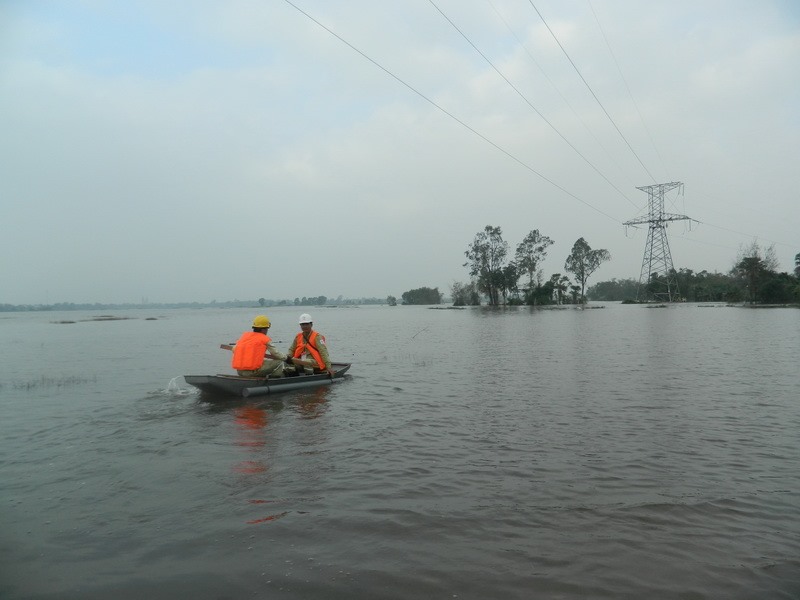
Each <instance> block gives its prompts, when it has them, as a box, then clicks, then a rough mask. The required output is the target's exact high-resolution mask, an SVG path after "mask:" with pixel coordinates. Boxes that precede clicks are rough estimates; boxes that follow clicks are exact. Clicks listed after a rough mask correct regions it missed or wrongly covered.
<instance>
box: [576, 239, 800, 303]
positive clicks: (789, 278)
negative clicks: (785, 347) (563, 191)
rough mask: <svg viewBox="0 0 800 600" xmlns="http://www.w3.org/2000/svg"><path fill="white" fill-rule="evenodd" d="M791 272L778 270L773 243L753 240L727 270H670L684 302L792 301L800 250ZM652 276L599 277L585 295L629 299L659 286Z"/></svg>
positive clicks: (798, 286) (799, 282) (799, 298)
mask: <svg viewBox="0 0 800 600" xmlns="http://www.w3.org/2000/svg"><path fill="white" fill-rule="evenodd" d="M794 262H795V267H794V271H793V273H786V272H783V273H779V272H778V270H777V269H778V260H777V258H776V256H775V249H774V247H773V246H770V247H768V248H762V247H761V246H759V245H758V243H756V242H753V243H752V244H749V245H747V246H745V247H743V248H742V249H740V251H739V254H738V256H737V257H736V262H735V264H734V266H733V268H732V269H731V270H730V271H729V272H728V273H716V272H715V273H709V272H708V271H700V272H697V273H696V272H694V271H692V270H691V269H678V270H677V271H674V272H673V274H674V275H675V276H676V279H677V282H678V291H679V293H680V295H681V298H682V299H683V300H685V301H687V302H734V303H738V302H746V303H749V304H794V303H799V302H800V253H798V254H797V255H796V256H795V257H794ZM658 284H659V282H658V281H657V279H656V278H655V277H651V279H650V281H649V282H648V283H647V284H646V285H645V289H644V290H640V289H639V282H638V281H636V280H635V279H621V280H617V279H612V280H611V281H601V282H600V283H597V284H595V285H593V286H592V287H590V288H589V290H588V292H587V295H588V297H589V298H590V299H592V300H598V301H614V300H620V301H626V300H627V301H632V300H636V298H637V294H638V297H639V298H640V299H641V298H643V297H646V295H647V287H648V286H653V287H658Z"/></svg>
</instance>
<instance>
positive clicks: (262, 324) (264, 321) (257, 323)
mask: <svg viewBox="0 0 800 600" xmlns="http://www.w3.org/2000/svg"><path fill="white" fill-rule="evenodd" d="M269 326H270V322H269V319H268V318H267V317H265V316H264V315H258V316H257V317H256V318H255V319H253V327H257V328H258V329H265V328H267V327H269Z"/></svg>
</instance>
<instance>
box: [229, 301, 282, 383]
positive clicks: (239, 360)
mask: <svg viewBox="0 0 800 600" xmlns="http://www.w3.org/2000/svg"><path fill="white" fill-rule="evenodd" d="M270 325H271V323H270V321H269V318H267V317H266V316H264V315H258V316H257V317H256V318H255V319H253V330H252V331H245V332H244V333H243V334H242V335H241V337H240V338H239V341H238V342H236V345H235V346H234V347H233V359H232V360H231V366H232V367H233V368H234V369H236V372H237V373H238V374H239V375H241V376H243V377H282V376H283V361H285V360H286V355H285V354H283V353H282V352H279V351H278V350H277V349H276V348H275V346H273V345H272V340H271V339H270V337H269V336H268V335H267V332H268V331H269V328H270ZM266 355H269V358H265V356H266Z"/></svg>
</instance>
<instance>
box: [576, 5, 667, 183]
mask: <svg viewBox="0 0 800 600" xmlns="http://www.w3.org/2000/svg"><path fill="white" fill-rule="evenodd" d="M587 1H588V3H589V8H590V9H592V15H593V16H594V20H595V22H596V23H597V28H598V29H599V30H600V34H601V35H602V36H603V41H604V42H605V43H606V47H607V48H608V53H609V54H611V58H612V59H613V60H614V65H615V66H616V67H617V72H618V73H619V76H620V78H621V79H622V83H624V84H625V89H626V90H627V91H628V96H630V99H631V102H633V106H634V108H636V114H638V115H639V120H640V121H641V122H642V127H643V128H644V130H645V132H646V133H647V137H648V138H649V139H650V143H651V144H652V145H653V150H655V151H656V155H657V156H658V159H659V160H660V161H661V166H662V168H663V169H664V172H665V173H666V174H667V179H671V177H670V176H669V171H668V169H667V167H666V163H665V162H664V158H663V157H662V156H661V153H660V152H659V151H658V146H656V143H655V141H654V140H653V136H652V134H651V133H650V129H648V128H647V124H646V123H645V121H644V117H643V116H642V111H641V110H639V105H638V104H637V103H636V100H635V99H634V97H633V93H632V92H631V88H630V86H629V85H628V81H627V80H626V79H625V75H623V73H622V69H621V68H620V66H619V62H618V61H617V57H616V55H615V54H614V50H612V49H611V44H610V43H609V42H608V38H607V37H606V32H605V31H603V26H602V25H601V24H600V19H598V18H597V13H596V12H595V11H594V6H592V0H587Z"/></svg>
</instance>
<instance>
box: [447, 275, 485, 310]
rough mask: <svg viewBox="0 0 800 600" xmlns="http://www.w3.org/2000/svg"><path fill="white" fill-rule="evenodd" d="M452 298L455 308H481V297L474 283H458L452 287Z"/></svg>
mask: <svg viewBox="0 0 800 600" xmlns="http://www.w3.org/2000/svg"><path fill="white" fill-rule="evenodd" d="M450 296H451V298H452V299H453V306H467V305H469V306H480V303H481V295H480V293H479V292H478V288H477V286H476V285H475V283H474V282H472V281H470V282H469V283H461V282H459V281H456V282H455V283H453V285H452V286H451V287H450Z"/></svg>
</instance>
